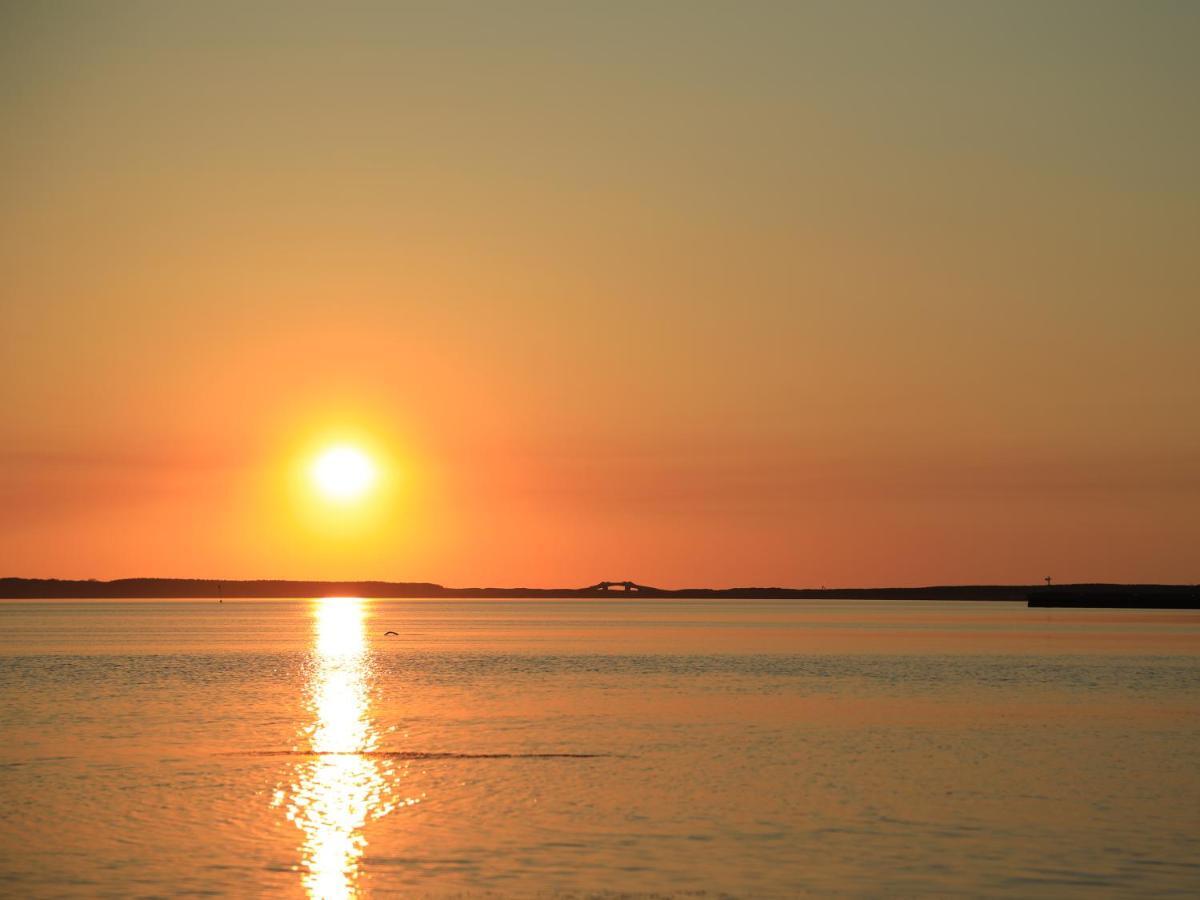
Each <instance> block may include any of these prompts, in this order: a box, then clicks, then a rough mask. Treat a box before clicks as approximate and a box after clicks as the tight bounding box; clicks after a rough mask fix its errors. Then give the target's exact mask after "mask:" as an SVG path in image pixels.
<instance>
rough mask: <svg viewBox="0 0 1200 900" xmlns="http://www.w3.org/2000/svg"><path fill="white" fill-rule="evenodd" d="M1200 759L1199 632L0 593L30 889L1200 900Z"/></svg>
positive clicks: (8, 849)
mask: <svg viewBox="0 0 1200 900" xmlns="http://www.w3.org/2000/svg"><path fill="white" fill-rule="evenodd" d="M389 630H391V631H395V632H397V634H396V635H385V633H384V632H386V631H389ZM1198 763H1200V613H1191V612H1135V611H1121V610H1115V611H1109V610H1105V611H1085V610H1031V609H1026V608H1025V607H1024V606H1023V605H1020V604H1009V603H950V602H890V601H888V602H875V601H767V602H757V601H755V602H751V601H670V600H667V601H664V600H658V601H638V600H635V599H630V600H621V599H612V600H604V601H600V600H597V601H591V600H561V601H550V600H515V601H499V600H483V601H468V600H454V601H444V600H358V599H353V598H330V599H320V600H226V601H225V602H224V603H217V602H216V601H211V600H206V601H127V602H95V601H86V602H75V601H49V602H13V601H3V602H0V895H4V896H13V897H49V896H89V897H90V896H121V897H127V896H164V895H186V894H205V893H208V894H211V893H220V894H232V895H237V896H255V895H267V894H269V895H272V896H276V895H278V896H285V897H286V896H296V897H304V896H313V897H329V898H335V897H347V896H358V895H364V896H370V895H373V894H381V895H383V894H415V895H418V896H423V895H432V896H444V895H455V896H461V895H470V896H478V895H485V896H529V895H541V896H554V895H569V896H575V897H590V896H600V897H605V896H618V895H646V894H654V895H665V896H679V895H687V896H722V895H732V896H738V897H772V896H779V897H784V896H796V895H803V894H819V895H826V894H840V895H860V896H881V895H902V896H914V895H931V894H955V895H962V894H970V895H984V896H995V897H1003V896H1013V897H1028V896H1061V895H1078V896H1085V895H1087V896H1091V895H1095V894H1101V895H1104V894H1108V895H1120V896H1134V895H1142V896H1150V895H1154V896H1161V895H1171V894H1175V895H1180V896H1184V895H1186V896H1195V895H1197V894H1200V765H1198Z"/></svg>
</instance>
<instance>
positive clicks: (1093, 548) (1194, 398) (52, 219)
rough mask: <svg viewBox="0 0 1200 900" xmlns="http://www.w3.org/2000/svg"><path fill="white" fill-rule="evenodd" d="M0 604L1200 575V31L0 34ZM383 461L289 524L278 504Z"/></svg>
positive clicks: (131, 15) (1127, 20) (999, 13)
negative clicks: (338, 449)
mask: <svg viewBox="0 0 1200 900" xmlns="http://www.w3.org/2000/svg"><path fill="white" fill-rule="evenodd" d="M0 45H2V46H0V111H2V114H3V121H4V129H3V132H2V133H0V163H2V164H3V169H4V178H3V182H2V184H3V193H2V195H0V196H2V201H0V271H2V272H3V279H2V282H0V291H2V294H0V410H2V411H3V418H2V420H0V463H2V465H0V574H8V575H25V576H59V577H99V578H110V577H122V576H132V575H159V576H208V577H217V576H219V577H226V578H235V577H295V578H302V577H303V578H390V579H397V580H430V581H437V582H441V583H445V584H451V585H468V584H470V585H489V584H502V585H511V584H530V585H582V584H586V583H590V582H594V581H597V580H600V579H602V578H613V579H625V578H632V579H634V580H637V581H641V582H643V583H648V584H657V585H662V586H667V587H669V586H686V585H701V584H712V585H746V584H757V585H774V584H785V585H795V586H808V585H821V584H827V585H830V586H833V585H875V584H923V583H956V582H957V583H961V582H1013V583H1031V582H1034V581H1037V580H1039V579H1041V578H1042V577H1043V576H1044V575H1053V576H1055V577H1056V580H1059V581H1101V580H1120V581H1181V582H1195V581H1197V580H1200V566H1198V557H1197V552H1196V547H1197V546H1198V545H1200V348H1198V343H1200V341H1198V339H1200V172H1198V170H1197V165H1198V163H1197V161H1198V160H1200V116H1198V115H1197V112H1196V110H1197V105H1196V104H1197V100H1196V98H1197V90H1198V89H1200V52H1198V50H1197V48H1200V6H1198V5H1197V4H1195V3H1191V2H1178V3H1169V2H1159V3H1153V2H1146V3H1126V2H1119V3H1107V2H1099V0H1095V2H1091V0H1090V2H1082V3H1069V2H1057V3H1042V2H1031V3H1016V2H1012V3H1009V2H1005V3H990V4H984V3H976V2H946V3H919V2H907V3H884V2H873V3H853V2H850V3H848V2H834V3H766V2H763V3H750V4H743V3H649V4H647V3H594V4H583V3H545V4H542V3H486V4H485V3H440V2H439V3H430V4H402V3H336V4H334V3H330V4H323V5H304V4H298V3H294V2H287V3H245V2H236V3H217V2H196V3H188V4H184V3H158V2H146V3H122V2H106V3H77V4H71V3H61V4H47V3H37V2H27V3H5V4H4V5H3V7H2V11H0ZM335 439H337V440H352V441H354V442H357V443H361V444H362V445H363V446H364V447H367V448H369V450H370V452H372V453H373V454H375V455H376V457H377V459H378V460H379V461H380V464H381V465H382V466H383V467H384V470H385V472H386V473H387V474H388V476H389V477H388V479H387V490H386V491H383V492H381V493H380V494H379V495H378V496H376V497H375V498H373V500H372V502H371V503H370V504H368V506H369V508H364V509H360V510H356V511H355V512H354V514H353V515H350V514H348V513H340V512H337V511H332V512H331V511H329V510H324V509H323V508H322V507H321V506H320V505H319V504H318V503H317V502H316V501H315V500H314V498H313V497H312V496H311V492H308V493H307V494H306V491H305V487H304V486H303V485H301V484H298V483H297V479H296V477H295V473H296V471H297V466H300V465H302V464H303V462H304V460H306V459H308V458H309V457H310V456H311V454H312V453H313V452H315V451H316V450H317V449H319V448H320V447H321V446H323V445H324V443H325V442H327V441H330V440H335Z"/></svg>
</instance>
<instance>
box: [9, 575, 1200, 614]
mask: <svg viewBox="0 0 1200 900" xmlns="http://www.w3.org/2000/svg"><path fill="white" fill-rule="evenodd" d="M339 596H346V597H372V598H389V597H391V598H403V597H410V598H416V597H421V598H431V599H436V598H453V597H464V598H465V597H475V598H496V599H501V598H506V597H507V598H536V597H543V598H550V597H558V598H570V597H579V598H588V597H630V598H633V597H639V598H652V597H653V598H661V599H664V600H670V599H680V600H686V599H693V600H695V599H705V598H714V599H715V598H722V599H728V600H787V599H795V600H820V599H825V600H844V599H867V600H1008V601H1026V600H1027V601H1028V602H1029V605H1030V606H1035V607H1096V608H1143V609H1200V588H1198V587H1197V586H1196V585H1149V584H1142V585H1133V584H1064V585H1055V586H1053V587H1035V586H1030V585H994V584H983V585H979V584H976V585H936V586H930V587H874V588H781V587H739V588H683V589H679V590H667V589H664V588H655V587H649V586H647V585H641V584H636V583H634V582H629V581H616V582H610V581H602V582H599V583H598V584H593V585H588V586H587V587H581V588H580V587H576V588H525V587H512V588H497V587H483V588H452V587H443V586H442V585H440V584H433V583H431V582H411V581H287V580H261V581H225V580H217V579H201V578H119V579H116V580H114V581H96V580H94V579H87V580H63V579H57V578H0V598H4V599H11V600H71V599H110V600H119V599H181V600H182V599H204V598H211V599H224V598H226V597H229V598H234V597H237V598H256V597H257V598H266V597H339Z"/></svg>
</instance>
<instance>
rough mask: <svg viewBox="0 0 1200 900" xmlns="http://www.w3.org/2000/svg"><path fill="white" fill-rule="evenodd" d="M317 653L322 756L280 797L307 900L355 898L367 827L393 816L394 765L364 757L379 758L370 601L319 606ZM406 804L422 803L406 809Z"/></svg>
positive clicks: (315, 730) (313, 681)
mask: <svg viewBox="0 0 1200 900" xmlns="http://www.w3.org/2000/svg"><path fill="white" fill-rule="evenodd" d="M313 612H314V624H315V634H314V649H313V661H312V668H311V671H310V674H309V678H308V683H307V686H306V693H307V705H308V708H309V710H311V712H312V714H313V719H312V722H311V723H310V724H308V725H307V726H306V727H305V729H304V737H305V739H306V741H307V745H308V746H303V745H302V746H299V747H297V748H296V749H297V750H301V751H305V750H307V751H311V752H312V753H314V754H316V755H314V756H312V757H310V758H306V759H304V761H303V762H300V763H299V764H298V765H297V766H296V777H295V782H294V783H293V784H292V785H291V786H290V789H288V790H279V791H277V792H276V797H275V802H276V804H277V805H284V804H286V810H287V817H288V818H289V819H290V820H291V821H292V822H294V823H295V824H296V826H297V827H298V828H299V829H300V830H301V831H302V832H303V833H304V839H303V843H302V844H301V847H300V870H301V872H302V873H303V875H302V880H303V884H304V888H305V890H306V891H307V892H308V894H309V896H311V897H314V898H323V900H325V898H328V900H333V898H345V897H354V896H356V894H357V883H358V876H359V864H360V859H361V857H362V855H363V850H364V848H365V847H366V839H365V837H364V836H363V826H364V825H365V824H366V823H367V822H368V821H369V820H371V819H377V818H380V817H382V816H385V815H387V814H388V813H389V812H391V811H392V810H393V809H394V808H395V806H396V805H397V804H396V802H395V801H394V800H393V799H392V797H391V791H390V789H389V783H390V780H391V774H392V773H391V768H390V764H389V763H387V762H386V761H385V760H380V759H378V758H375V757H372V756H367V755H363V754H364V753H369V752H370V751H372V750H375V749H376V747H377V745H378V734H377V732H376V729H375V726H374V723H373V722H372V720H371V716H370V709H371V683H372V672H371V656H370V651H369V649H368V648H367V645H366V640H365V635H364V627H365V624H366V614H367V608H366V601H365V600H362V599H360V598H357V597H324V598H321V599H319V600H316V601H314V609H313ZM400 802H401V803H403V804H411V803H415V802H417V801H416V800H415V799H413V800H404V801H400Z"/></svg>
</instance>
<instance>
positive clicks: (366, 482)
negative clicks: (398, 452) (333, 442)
mask: <svg viewBox="0 0 1200 900" xmlns="http://www.w3.org/2000/svg"><path fill="white" fill-rule="evenodd" d="M311 473H312V480H313V484H314V485H315V486H316V488H317V490H318V491H320V493H321V494H322V495H324V496H325V497H328V498H329V499H331V500H338V501H350V500H357V499H358V498H360V497H362V496H363V495H364V494H365V493H366V492H367V491H369V490H370V489H371V486H372V485H373V484H374V483H375V479H376V477H377V472H376V470H375V464H374V463H373V462H372V461H371V458H370V457H369V456H367V454H365V453H363V452H362V451H361V450H359V449H358V448H357V447H349V446H340V447H331V448H329V449H328V450H326V451H324V452H323V453H322V454H321V455H320V456H318V457H317V458H316V460H315V461H314V462H313V465H312V470H311Z"/></svg>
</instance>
